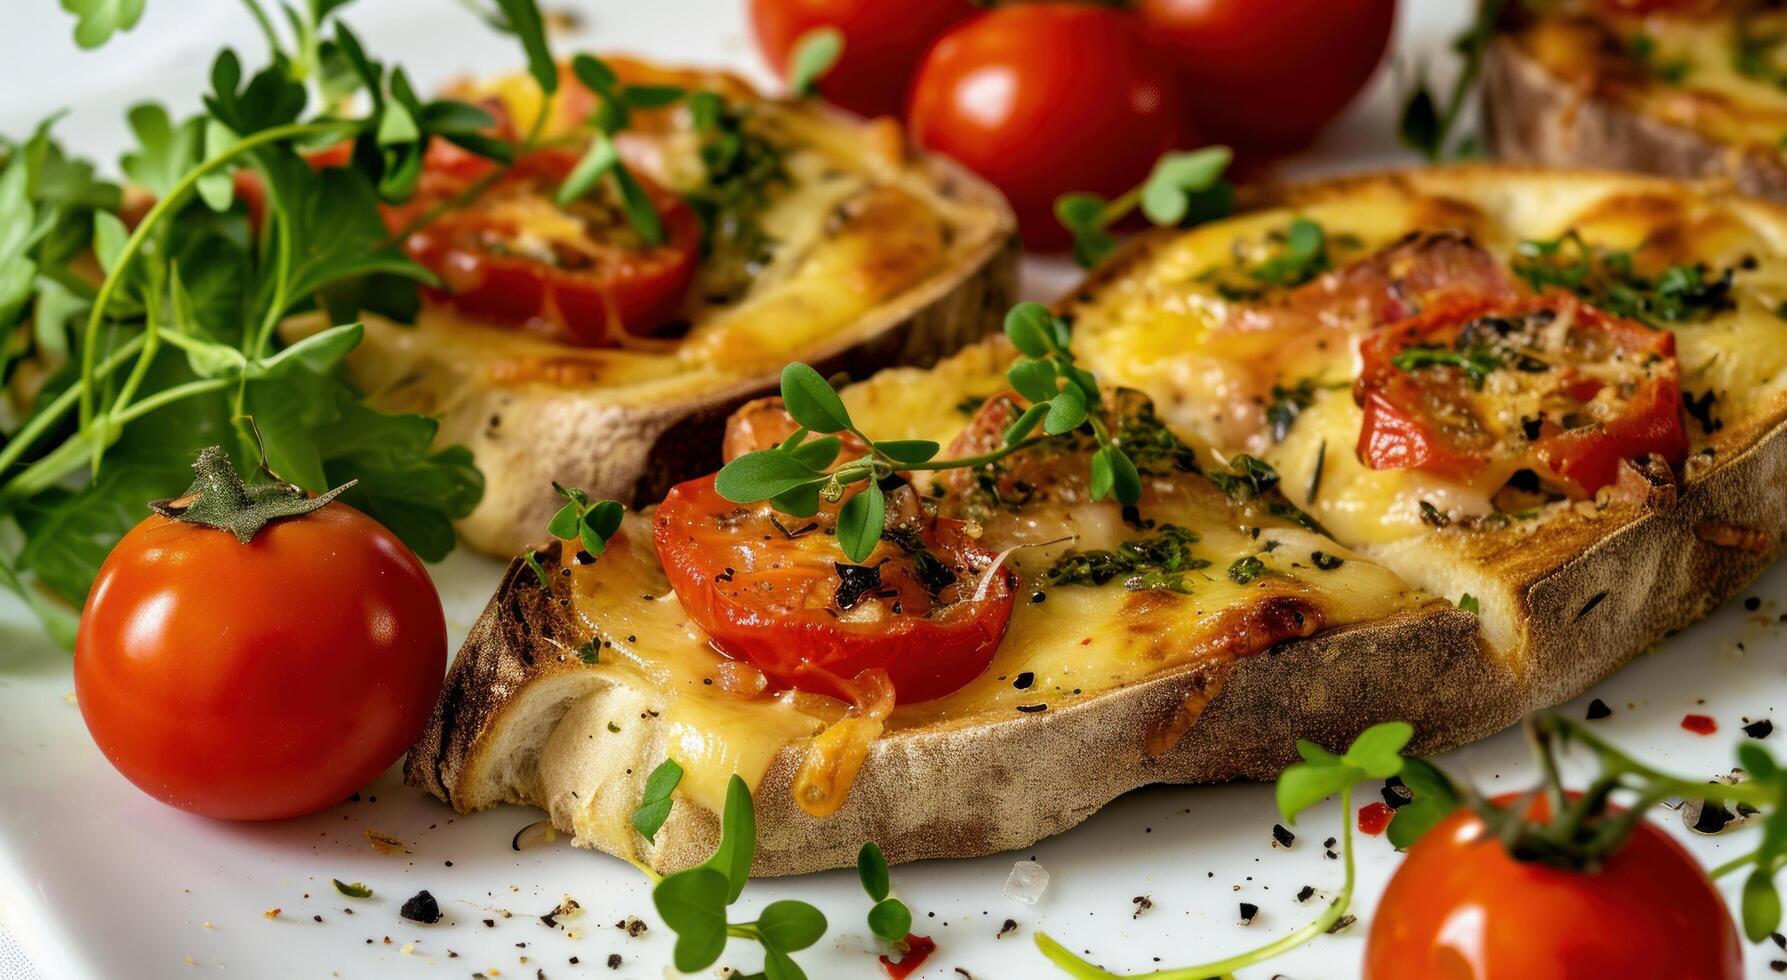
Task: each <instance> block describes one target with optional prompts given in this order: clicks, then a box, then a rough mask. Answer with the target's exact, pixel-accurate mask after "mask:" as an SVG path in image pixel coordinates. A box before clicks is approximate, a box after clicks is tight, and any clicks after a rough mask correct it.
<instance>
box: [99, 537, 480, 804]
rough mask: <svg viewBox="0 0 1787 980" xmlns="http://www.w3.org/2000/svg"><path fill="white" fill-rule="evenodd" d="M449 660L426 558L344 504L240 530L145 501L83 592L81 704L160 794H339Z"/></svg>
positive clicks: (322, 800)
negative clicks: (158, 510) (178, 517)
mask: <svg viewBox="0 0 1787 980" xmlns="http://www.w3.org/2000/svg"><path fill="white" fill-rule="evenodd" d="M446 662H447V632H446V622H445V619H444V617H443V615H442V611H441V603H440V597H439V596H438V595H437V594H436V592H435V590H434V586H433V584H432V583H431V582H430V581H429V578H428V573H427V571H426V570H425V569H424V568H423V566H422V563H421V562H420V561H419V560H418V559H417V558H416V556H415V555H414V554H412V553H411V552H410V550H409V549H408V548H406V547H404V545H403V543H402V542H400V541H398V540H397V538H396V536H394V535H392V534H391V532H389V531H387V530H386V529H385V528H384V527H382V526H381V525H379V524H378V523H377V522H376V521H374V520H372V518H370V517H367V516H366V515H364V514H362V513H360V512H359V511H357V510H354V509H353V508H351V507H348V506H347V505H345V504H341V503H331V504H328V505H327V506H325V507H323V508H322V509H320V510H318V511H315V512H313V513H311V514H308V515H306V516H303V517H297V518H287V519H282V520H276V521H273V522H272V523H270V524H268V525H267V526H265V527H263V528H262V529H261V530H260V532H259V533H258V534H256V535H255V537H254V539H253V540H252V541H250V542H249V543H248V544H242V543H241V542H239V541H237V540H236V538H235V536H234V535H232V534H231V533H230V532H228V531H222V530H217V529H214V528H207V527H199V526H194V525H189V524H185V523H182V522H180V521H175V520H170V519H169V518H165V517H162V516H159V515H152V516H150V517H148V518H147V519H145V520H144V521H143V522H141V523H140V524H138V525H137V526H136V527H135V528H133V529H132V530H131V531H130V532H129V533H127V534H126V535H125V536H124V538H123V539H122V540H120V541H119V543H118V545H117V547H115V548H113V549H112V553H111V554H110V555H109V556H108V557H107V558H106V560H105V563H104V564H103V565H102V566H101V568H100V571H99V575H98V577H97V578H96V579H95V580H94V583H93V589H92V591H91V592H90V593H89V594H88V597H87V603H86V608H85V610H84V611H83V613H82V616H81V625H80V632H79V635H78V637H77V639H76V642H75V656H74V676H75V694H76V698H77V699H78V701H79V704H80V708H81V716H82V718H83V719H85V721H86V723H87V728H88V731H89V732H91V733H92V735H93V740H94V742H95V743H96V744H97V745H98V746H99V749H100V751H101V752H103V753H104V754H105V756H106V758H107V759H108V760H110V761H111V763H112V765H113V766H115V767H116V768H117V769H118V771H119V772H120V773H122V774H124V776H125V777H126V778H128V779H129V780H130V781H131V782H133V783H135V784H136V785H137V787H138V788H140V789H142V790H143V791H144V792H145V793H148V794H149V795H150V796H153V797H155V798H156V799H158V800H160V801H162V802H163V803H166V804H168V805H170V806H174V807H179V808H180V809H183V810H190V811H192V812H193V813H198V814H202V815H204V816H207V817H214V818H219V819H226V820H276V819H282V818H286V817H295V816H301V815H304V814H308V813H314V812H316V811H318V810H322V809H325V808H327V807H330V806H333V805H334V804H336V803H339V802H341V801H342V800H344V799H346V798H347V797H348V796H349V794H351V793H353V792H354V791H356V790H358V789H360V788H361V787H363V786H365V785H366V784H367V783H369V782H371V781H372V780H373V778H375V777H376V776H378V774H379V773H381V772H383V771H384V770H385V769H386V768H387V767H389V766H390V765H391V763H393V762H395V761H396V760H397V758H398V757H399V756H401V755H402V754H403V752H404V751H405V750H406V749H408V748H409V746H410V745H411V744H412V743H413V742H414V741H415V740H416V737H417V736H418V735H420V734H421V731H422V726H423V725H424V724H425V723H426V722H427V720H428V715H429V712H430V711H431V710H433V707H434V701H435V698H436V697H437V696H439V694H440V689H441V682H442V677H443V675H444V673H445V670H446Z"/></svg>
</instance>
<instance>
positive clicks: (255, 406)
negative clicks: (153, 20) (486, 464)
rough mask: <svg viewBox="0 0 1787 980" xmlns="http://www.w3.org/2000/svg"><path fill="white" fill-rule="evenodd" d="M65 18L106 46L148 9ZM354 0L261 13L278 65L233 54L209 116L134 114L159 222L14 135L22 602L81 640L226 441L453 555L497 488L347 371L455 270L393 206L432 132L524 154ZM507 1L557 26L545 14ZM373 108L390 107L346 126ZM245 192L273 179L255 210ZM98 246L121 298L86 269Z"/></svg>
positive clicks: (143, 184)
mask: <svg viewBox="0 0 1787 980" xmlns="http://www.w3.org/2000/svg"><path fill="white" fill-rule="evenodd" d="M65 6H66V7H67V9H69V10H70V11H71V12H72V13H74V14H75V15H76V18H77V24H76V33H77V40H78V41H79V42H80V43H81V44H83V45H84V46H88V47H95V46H98V45H99V44H102V43H104V42H105V41H106V40H107V39H108V38H109V37H111V36H113V35H115V34H116V33H117V32H119V31H123V30H128V29H129V28H130V27H131V26H132V25H133V24H134V23H136V21H137V19H138V18H139V17H140V15H141V12H142V8H143V3H142V2H141V0H134V2H131V0H107V2H103V3H95V2H87V0H69V2H68V3H66V4H65ZM344 6H345V0H309V2H306V3H302V4H295V5H290V6H284V5H282V7H281V8H280V10H281V12H283V13H284V14H285V18H284V20H283V24H284V27H285V29H284V30H283V31H281V30H278V29H276V21H275V19H274V18H270V17H267V16H266V11H265V10H264V9H263V5H262V4H261V3H258V2H254V0H249V2H248V7H249V9H250V11H251V12H252V13H253V15H254V16H255V19H256V21H257V23H259V24H260V26H261V28H262V30H263V32H264V33H266V35H267V37H268V41H269V44H270V47H271V48H272V51H273V57H272V61H271V63H270V64H268V65H266V66H265V67H263V68H261V69H260V70H258V71H250V70H248V69H247V68H245V67H244V65H243V63H242V61H241V59H240V58H239V57H238V56H237V55H236V54H235V53H234V52H233V51H229V50H225V51H223V52H221V53H220V54H219V55H218V56H217V57H216V59H215V60H214V62H213V64H212V67H211V72H210V78H209V86H208V89H209V90H208V91H207V92H206V93H204V97H203V100H202V101H203V106H204V109H203V112H202V113H201V114H199V115H197V116H194V117H190V118H186V119H176V118H174V117H173V116H171V115H170V114H169V113H168V112H167V111H166V110H165V109H162V108H161V107H159V106H153V105H142V106H138V107H136V108H134V109H133V110H132V111H131V113H130V124H131V129H132V132H133V133H134V135H135V137H136V145H135V146H133V147H132V148H131V149H130V150H129V151H128V152H127V153H126V154H125V155H124V158H123V160H122V162H121V168H122V170H123V172H124V173H125V175H126V176H127V177H128V178H129V179H130V180H131V181H132V182H134V183H135V184H137V185H138V186H139V187H140V188H141V189H142V190H144V191H146V192H148V193H149V194H150V195H152V196H153V201H154V203H153V204H152V205H151V206H150V207H149V208H148V210H147V211H146V212H145V213H143V214H142V215H140V216H138V215H135V214H130V215H128V216H127V215H126V213H125V206H124V195H123V194H122V193H121V191H120V190H119V188H118V187H116V186H114V185H111V184H109V183H107V182H105V181H102V180H100V179H99V178H98V177H97V176H95V173H96V168H95V167H94V166H93V165H92V164H91V163H88V162H86V161H82V160H78V159H75V158H72V157H70V156H69V155H68V154H66V153H64V152H63V150H62V149H61V148H60V147H59V146H57V145H56V143H55V141H54V139H53V138H52V136H51V125H52V123H53V120H51V121H46V122H45V123H44V124H43V125H41V126H39V127H38V129H37V130H36V131H35V132H34V133H33V134H31V135H30V136H29V137H28V138H26V139H24V140H22V141H18V142H6V141H0V217H3V218H4V219H5V220H4V225H5V230H4V231H3V232H0V331H4V334H5V336H6V338H7V343H6V344H5V346H4V350H3V354H0V357H3V361H0V364H3V366H4V371H3V374H4V376H5V377H6V378H7V379H9V380H11V381H15V382H16V381H17V380H18V379H19V378H20V377H21V376H22V373H21V368H22V366H23V365H25V364H30V365H32V366H33V368H34V370H33V371H31V372H30V373H29V376H30V377H33V378H47V379H48V381H47V383H45V384H42V385H41V386H39V387H36V388H35V389H30V388H15V390H14V392H13V395H14V396H15V400H16V402H17V403H19V404H22V405H24V406H25V408H24V410H23V412H22V413H21V414H20V415H19V416H17V417H8V418H5V419H0V542H3V544H0V585H4V586H5V587H8V588H11V589H13V590H14V591H17V592H19V593H20V594H22V595H24V596H25V597H26V598H27V600H28V601H29V602H31V604H32V605H33V607H34V608H35V609H36V610H37V611H38V613H39V614H40V616H41V617H42V618H43V619H44V621H45V623H46V626H47V627H48V628H49V630H50V632H51V633H52V635H54V636H56V637H57V638H58V639H62V640H64V641H67V640H69V639H70V638H71V637H72V629H73V624H74V615H73V609H74V608H78V606H79V605H80V603H81V601H82V599H83V598H84V596H85V594H86V590H87V588H88V585H89V583H90V582H91V581H92V578H93V576H94V574H95V573H96V571H97V569H98V566H99V563H100V562H101V561H102V560H103V558H104V556H105V554H106V553H107V551H108V550H109V549H110V547H111V545H112V544H113V543H114V542H115V541H116V540H117V538H118V537H119V536H121V535H122V534H123V532H124V531H125V530H126V529H128V527H129V526H130V525H131V524H133V523H135V521H136V519H137V517H138V516H139V515H140V514H141V513H142V511H141V504H142V502H143V501H145V500H151V499H157V498H165V497H168V496H169V495H170V494H173V493H176V492H178V491H179V489H180V488H181V487H183V486H185V484H186V482H187V479H188V475H187V473H186V472H185V471H186V465H185V464H186V461H187V460H189V459H191V458H192V456H193V455H194V454H195V453H196V452H197V451H198V450H199V449H200V448H203V447H205V446H211V445H221V446H225V447H226V449H227V450H229V451H230V455H231V456H232V457H233V458H235V459H237V460H241V461H243V465H244V466H252V465H253V464H254V462H256V461H261V460H264V462H265V463H266V465H267V466H269V467H271V468H272V469H274V470H275V471H277V472H278V473H279V474H280V475H281V476H282V477H283V478H284V479H285V480H288V481H290V482H292V483H295V484H297V485H299V486H302V487H305V488H307V489H310V490H312V491H319V492H320V491H322V490H325V489H327V488H328V487H330V486H335V485H339V484H342V483H346V482H348V481H350V480H356V481H357V483H356V485H355V487H354V489H353V490H352V491H350V492H349V494H348V496H347V498H346V499H347V500H349V501H350V502H352V503H353V504H355V505H356V506H358V507H360V508H361V509H363V510H365V511H367V512H369V513H370V514H372V516H373V517H375V518H376V519H378V520H379V521H380V522H382V523H384V524H385V525H387V526H388V527H390V528H391V529H392V530H393V531H395V532H396V533H397V534H398V535H399V536H400V537H401V538H403V539H404V540H405V542H406V543H408V544H409V545H410V547H411V548H413V549H414V550H415V551H416V552H417V553H418V554H420V555H421V556H423V557H424V558H428V559H439V558H440V557H442V556H444V555H445V554H446V553H447V552H448V551H449V550H451V548H452V547H453V544H454V536H453V529H452V525H451V521H452V520H453V519H454V518H456V517H460V516H463V515H464V514H466V513H468V512H469V511H470V510H471V508H472V506H473V505H474V504H476V502H477V500H478V498H479V497H480V496H481V494H482V490H483V482H482V477H481V476H480V474H479V473H478V472H477V470H476V469H474V468H473V466H472V459H471V455H470V453H469V452H468V451H466V450H465V449H463V448H459V447H453V448H447V449H437V448H435V447H434V446H433V445H432V443H433V441H434V436H435V432H436V428H437V426H436V423H435V422H433V421H432V420H429V419H426V418H423V417H420V416H414V415H397V414H386V413H384V412H380V411H378V410H377V409H374V408H373V407H372V406H370V405H369V404H367V403H366V401H365V400H364V399H363V398H362V397H361V395H360V394H359V393H358V392H357V391H356V390H355V389H354V388H353V387H352V385H351V384H350V383H349V381H348V379H347V376H346V374H345V372H344V371H343V370H342V367H341V361H342V359H343V358H344V357H345V356H346V355H347V353H348V352H349V351H351V350H352V349H353V348H354V347H355V346H356V345H357V344H358V342H359V341H360V338H361V335H362V331H361V328H360V327H359V326H358V325H357V324H355V323H353V322H352V321H353V320H354V318H355V316H356V315H357V314H358V312H359V311H360V310H361V309H373V310H377V311H380V312H385V313H388V314H391V315H395V316H399V317H403V316H405V315H407V314H406V311H408V312H413V310H414V308H415V304H416V287H417V283H418V282H422V281H427V280H428V279H429V278H430V277H429V275H428V273H427V272H426V271H425V270H424V269H423V268H422V267H420V266H418V265H416V264H415V263H414V262H412V261H410V260H409V259H408V258H407V257H405V256H404V255H403V253H402V252H401V251H399V250H398V249H397V248H396V246H395V244H394V243H393V241H392V239H391V238H390V236H389V234H388V230H387V229H386V227H385V225H384V221H383V218H382V216H381V214H380V205H381V203H395V202H401V201H403V200H404V199H406V198H407V197H408V196H409V195H410V194H411V193H412V192H413V191H414V189H415V187H416V181H417V179H418V177H419V175H420V171H421V165H422V159H423V156H424V154H425V152H426V149H427V147H428V145H429V144H430V143H431V142H432V141H433V140H436V139H446V140H450V141H453V142H457V143H461V144H462V145H466V146H467V147H468V148H470V149H472V150H473V151H474V152H479V153H482V154H484V155H486V156H490V157H492V158H493V159H497V160H499V162H500V161H501V160H502V159H504V158H506V156H507V155H508V149H509V148H507V147H505V146H503V145H501V144H500V143H499V142H497V141H493V140H491V139H489V138H487V137H485V136H484V134H483V133H482V130H483V129H484V128H485V127H487V126H489V125H490V124H491V119H490V117H489V116H488V115H487V114H486V113H484V112H483V111H482V110H480V109H478V108H476V107H474V106H471V105H468V104H465V103H461V102H455V101H452V100H432V101H428V100H423V99H421V98H420V97H419V96H417V94H416V93H415V91H414V90H413V87H412V86H411V84H410V82H409V79H408V77H407V76H406V74H405V73H404V72H403V70H402V69H401V68H400V67H396V66H387V65H384V64H381V63H380V62H378V61H375V60H374V59H373V58H372V57H371V56H370V55H368V53H367V51H366V48H365V46H364V45H363V44H362V43H361V41H360V39H359V38H358V37H357V36H355V35H354V34H353V32H352V31H350V30H349V29H348V28H347V26H346V25H345V24H344V23H342V22H341V20H340V12H341V10H342V9H343V7H344ZM505 6H507V7H511V8H513V9H514V10H515V11H516V12H517V14H518V18H517V19H519V20H525V19H526V17H524V16H520V15H521V14H523V13H526V12H531V13H532V14H533V15H535V17H537V10H534V9H533V5H532V3H531V0H506V3H505ZM524 46H526V45H524ZM356 94H359V95H362V96H363V98H361V99H360V100H359V104H360V105H361V106H363V107H365V111H363V112H360V113H358V114H354V113H349V112H346V111H343V107H344V106H346V105H347V104H348V102H349V100H350V97H351V96H353V95H356ZM338 143H346V144H348V145H349V146H350V148H351V152H350V153H349V154H348V159H347V160H346V161H345V163H344V164H342V165H337V166H329V167H325V168H317V167H313V166H312V165H311V164H310V163H309V161H308V160H307V156H308V155H309V154H310V153H312V152H313V151H315V150H317V149H319V148H322V147H325V146H329V145H334V144H338ZM239 176H242V177H244V179H247V180H249V181H251V182H252V183H253V184H256V185H258V187H259V188H260V193H259V194H258V195H256V201H257V202H258V207H257V208H256V210H255V213H254V214H252V215H251V214H250V210H249V207H248V206H247V205H246V204H245V203H243V202H242V201H239V200H238V199H237V195H236V193H235V191H234V187H233V186H232V185H233V183H234V181H235V179H236V178H237V177H239ZM127 217H128V219H129V220H127ZM87 253H91V254H92V255H93V257H94V258H96V259H97V260H98V266H99V268H100V270H101V272H102V277H101V278H100V281H99V282H97V283H94V282H91V281H89V280H87V279H84V278H82V277H81V276H80V275H76V274H75V273H74V272H72V271H71V265H72V263H74V261H75V260H76V259H77V258H78V257H80V256H82V255H83V254H87ZM312 311H314V312H316V313H318V314H321V316H322V317H323V318H326V319H325V320H324V322H327V323H333V324H336V326H333V327H330V328H328V329H325V330H322V331H320V332H318V333H315V334H313V335H311V336H309V337H307V338H305V339H303V340H301V341H298V342H296V343H292V344H290V345H289V346H288V345H282V343H281V342H280V339H279V338H278V336H277V335H276V334H277V328H278V326H279V324H280V323H282V322H284V321H285V320H286V319H287V318H288V317H290V316H292V315H294V314H298V313H304V312H312ZM250 419H252V422H251V421H250ZM257 428H258V430H259V438H256V434H255V433H254V431H253V430H254V429H257ZM263 449H264V456H263V452H262V450H263ZM57 600H60V601H57Z"/></svg>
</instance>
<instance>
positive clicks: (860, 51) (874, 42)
mask: <svg viewBox="0 0 1787 980" xmlns="http://www.w3.org/2000/svg"><path fill="white" fill-rule="evenodd" d="M973 13H974V5H973V4H972V3H970V2H969V0H899V2H890V0H751V29H752V31H753V32H754V33H755V34H756V35H757V47H758V49H759V50H761V51H762V52H763V57H764V60H766V61H768V62H769V65H770V67H771V68H772V69H774V70H775V72H776V74H778V75H781V76H782V77H783V78H787V77H788V71H789V62H790V60H791V59H792V58H793V56H794V51H795V48H796V46H798V45H799V43H800V39H801V38H802V37H803V36H805V35H806V33H807V32H808V31H811V30H814V29H816V28H820V27H833V28H836V29H837V30H838V32H839V33H840V34H842V35H843V36H844V55H843V57H842V58H841V59H840V60H839V61H838V64H837V65H836V66H835V67H834V68H832V70H831V71H830V72H828V73H826V75H825V77H823V78H821V79H820V80H819V91H820V93H821V94H823V95H824V96H825V97H826V98H828V99H830V100H831V101H833V102H836V103H837V104H838V105H841V106H843V107H844V108H846V109H850V110H851V111H853V112H858V113H861V114H862V115H865V116H897V115H899V114H900V112H901V110H903V109H905V108H906V90H907V89H908V87H910V85H911V81H912V72H913V69H915V68H917V67H918V62H919V59H920V58H923V57H924V54H925V51H926V50H928V49H929V48H930V46H931V42H933V41H935V40H937V38H938V36H940V35H941V34H942V33H943V32H944V31H946V30H948V29H949V28H950V26H951V25H953V24H955V23H956V22H957V21H960V20H963V19H965V18H967V17H969V16H971V15H972V14H973Z"/></svg>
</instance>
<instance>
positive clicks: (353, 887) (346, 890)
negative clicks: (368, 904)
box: [329, 878, 372, 898]
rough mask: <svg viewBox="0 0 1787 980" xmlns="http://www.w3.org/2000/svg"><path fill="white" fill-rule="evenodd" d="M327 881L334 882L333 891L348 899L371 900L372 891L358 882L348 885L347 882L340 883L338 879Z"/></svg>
mask: <svg viewBox="0 0 1787 980" xmlns="http://www.w3.org/2000/svg"><path fill="white" fill-rule="evenodd" d="M329 880H330V881H333V882H335V890H336V891H338V892H340V893H342V894H343V895H346V896H347V897H349V898H371V897H372V889H370V888H368V887H366V886H365V885H363V884H361V883H360V882H357V881H356V882H353V883H351V884H350V883H348V882H345V881H342V880H341V879H340V878H331V879H329Z"/></svg>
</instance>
